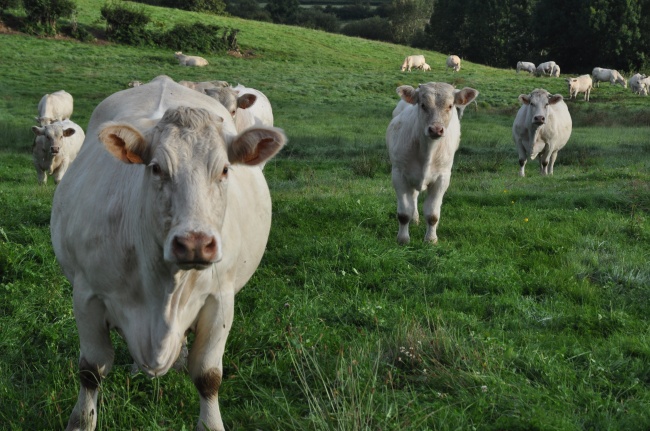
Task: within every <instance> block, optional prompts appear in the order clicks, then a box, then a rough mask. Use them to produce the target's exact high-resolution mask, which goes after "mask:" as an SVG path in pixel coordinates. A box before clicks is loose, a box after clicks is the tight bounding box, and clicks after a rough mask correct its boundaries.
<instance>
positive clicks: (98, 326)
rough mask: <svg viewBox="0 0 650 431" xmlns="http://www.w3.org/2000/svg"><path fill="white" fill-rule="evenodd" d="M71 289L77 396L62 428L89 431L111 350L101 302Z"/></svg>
mask: <svg viewBox="0 0 650 431" xmlns="http://www.w3.org/2000/svg"><path fill="white" fill-rule="evenodd" d="M79 291H80V289H75V290H74V291H73V299H74V315H75V320H76V321H77V329H78V330H79V341H80V346H81V354H80V355H79V383H80V387H79V396H78V397H77V404H76V405H75V406H74V409H73V410H72V414H71V415H70V419H69V420H68V426H67V427H66V431H92V430H94V429H95V427H96V425H97V393H98V388H99V384H100V383H101V380H102V379H103V378H104V377H106V375H107V374H108V372H109V371H110V369H111V367H112V365H113V358H114V355H115V354H114V351H113V345H112V344H111V339H110V334H109V329H108V326H107V325H106V321H105V320H104V319H105V314H106V310H105V308H104V304H103V303H102V302H101V301H100V300H99V299H97V298H96V297H93V296H90V295H86V294H85V293H79Z"/></svg>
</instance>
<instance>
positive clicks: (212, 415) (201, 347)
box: [188, 285, 235, 431]
mask: <svg viewBox="0 0 650 431" xmlns="http://www.w3.org/2000/svg"><path fill="white" fill-rule="evenodd" d="M234 310H235V293H234V290H233V289H231V288H229V287H228V286H224V285H221V286H220V289H219V292H218V293H217V294H216V295H215V296H211V297H209V298H208V299H207V300H206V302H205V305H204V306H203V308H202V309H201V312H200V313H199V317H198V322H197V325H196V338H195V339H194V342H193V343H192V346H191V348H190V353H189V357H188V359H189V361H188V362H189V363H188V366H189V373H190V376H191V378H192V381H193V382H194V386H196V389H197V391H198V392H199V398H200V405H201V412H200V415H199V422H198V425H197V429H198V430H200V431H208V430H210V431H222V430H223V429H224V427H223V421H222V420H221V412H220V411H219V387H220V386H221V379H222V378H223V352H224V349H225V347H226V339H227V338H228V333H229V332H230V328H231V326H232V321H233V315H234Z"/></svg>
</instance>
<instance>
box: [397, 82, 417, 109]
mask: <svg viewBox="0 0 650 431" xmlns="http://www.w3.org/2000/svg"><path fill="white" fill-rule="evenodd" d="M396 91H397V94H398V95H399V97H400V98H402V100H404V101H405V102H407V103H410V104H411V105H415V104H416V103H418V99H417V90H416V89H415V88H413V87H411V86H410V85H400V86H399V87H397V90H396Z"/></svg>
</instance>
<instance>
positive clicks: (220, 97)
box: [205, 87, 257, 118]
mask: <svg viewBox="0 0 650 431" xmlns="http://www.w3.org/2000/svg"><path fill="white" fill-rule="evenodd" d="M205 94H207V95H208V96H210V97H212V98H213V99H215V100H217V101H218V102H219V103H221V104H222V105H223V106H224V107H225V108H226V109H227V110H228V112H230V115H231V116H232V117H233V118H235V114H236V113H237V108H239V109H248V108H250V107H251V106H253V104H254V103H255V101H256V100H257V96H256V95H254V94H243V95H241V96H240V95H239V91H237V90H234V89H233V88H231V87H217V88H208V89H206V90H205Z"/></svg>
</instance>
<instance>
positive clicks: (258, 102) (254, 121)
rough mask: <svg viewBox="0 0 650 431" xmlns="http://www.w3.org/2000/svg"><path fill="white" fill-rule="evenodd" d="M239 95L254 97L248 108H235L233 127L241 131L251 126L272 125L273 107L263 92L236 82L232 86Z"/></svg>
mask: <svg viewBox="0 0 650 431" xmlns="http://www.w3.org/2000/svg"><path fill="white" fill-rule="evenodd" d="M233 90H235V91H236V92H237V94H238V96H239V97H240V98H241V97H247V96H248V97H255V103H254V104H253V105H252V106H250V107H249V108H248V109H242V108H239V107H238V108H237V115H235V128H236V129H237V131H238V132H242V131H244V130H246V129H248V128H249V127H252V126H255V125H257V126H269V127H271V126H273V108H272V107H271V102H270V101H269V99H268V97H266V95H265V94H264V93H262V92H261V91H259V90H256V89H254V88H250V87H244V86H243V85H241V84H237V86H236V87H234V88H233Z"/></svg>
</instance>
